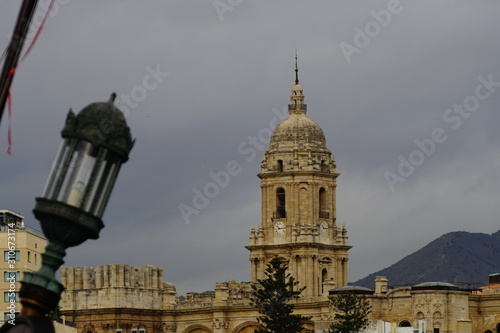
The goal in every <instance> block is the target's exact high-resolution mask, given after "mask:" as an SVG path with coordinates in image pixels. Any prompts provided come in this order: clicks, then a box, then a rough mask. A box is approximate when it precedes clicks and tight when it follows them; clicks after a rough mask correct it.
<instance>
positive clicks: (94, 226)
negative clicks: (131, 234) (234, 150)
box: [20, 93, 135, 316]
mask: <svg viewBox="0 0 500 333" xmlns="http://www.w3.org/2000/svg"><path fill="white" fill-rule="evenodd" d="M115 97H116V94H114V93H113V94H112V95H111V97H110V99H109V101H108V102H96V103H92V104H90V105H88V106H86V107H85V108H83V109H82V110H81V111H80V112H79V113H78V114H77V115H75V114H74V113H73V112H72V111H71V110H70V111H69V112H68V115H67V118H66V124H65V126H64V129H63V130H62V132H61V136H62V138H63V142H62V144H61V147H60V149H59V152H58V153H57V156H56V159H55V160H54V164H53V166H52V171H51V172H50V175H49V177H48V179H47V183H46V185H45V189H44V190H43V193H42V196H41V197H39V198H36V205H35V208H34V209H33V212H34V214H35V217H36V218H37V219H38V220H39V221H40V224H41V226H42V230H43V232H44V234H45V236H46V237H47V239H48V244H47V247H46V249H45V253H44V254H42V267H41V268H40V270H39V271H37V272H34V273H30V272H28V273H25V275H24V278H23V281H22V282H21V284H22V287H21V290H20V297H21V303H22V304H23V309H22V312H21V316H40V315H45V314H46V313H48V312H50V311H52V310H53V309H55V308H56V307H57V304H58V303H59V300H60V296H61V292H62V291H63V290H64V287H63V286H62V285H61V284H60V283H59V282H58V281H57V280H56V278H55V273H56V271H57V270H58V269H59V267H60V266H61V265H62V264H63V263H64V261H63V258H64V256H65V255H66V251H65V250H66V249H67V248H68V247H71V246H76V245H79V244H81V243H82V242H84V241H86V240H87V239H89V238H91V239H97V238H98V237H99V232H100V230H101V229H102V228H103V227H104V224H103V222H102V220H101V217H102V215H103V213H104V209H105V208H106V205H107V202H108V199H109V197H110V195H111V191H112V189H113V185H114V183H115V180H116V177H117V176H118V172H119V170H120V166H121V164H122V163H125V162H126V161H127V160H128V155H129V152H130V150H131V149H132V147H133V145H134V141H135V140H133V139H132V137H131V134H130V128H129V127H128V126H127V122H126V121H125V117H124V116H123V113H122V112H121V111H120V110H119V109H118V108H116V107H115V105H114V104H113V102H114V99H115Z"/></svg>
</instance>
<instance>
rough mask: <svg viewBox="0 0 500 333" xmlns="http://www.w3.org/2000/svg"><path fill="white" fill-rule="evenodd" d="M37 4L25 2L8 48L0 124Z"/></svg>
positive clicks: (0, 93) (1, 82)
mask: <svg viewBox="0 0 500 333" xmlns="http://www.w3.org/2000/svg"><path fill="white" fill-rule="evenodd" d="M37 3H38V0H24V1H23V3H22V5H21V8H20V10H19V15H18V17H17V22H16V25H15V27H14V31H13V34H12V37H11V41H10V44H9V47H8V48H7V53H6V55H5V62H4V64H3V68H2V72H1V73H0V123H1V122H2V114H3V109H4V108H5V102H6V101H7V95H8V93H9V88H10V86H11V84H12V80H13V79H14V73H11V70H12V69H13V68H15V67H16V66H17V61H18V60H19V55H20V54H21V50H22V48H23V44H24V41H25V39H26V35H27V34H28V29H29V26H30V23H31V18H32V17H33V13H34V12H35V8H36V5H37Z"/></svg>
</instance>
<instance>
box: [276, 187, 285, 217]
mask: <svg viewBox="0 0 500 333" xmlns="http://www.w3.org/2000/svg"><path fill="white" fill-rule="evenodd" d="M276 218H286V197H285V190H284V189H283V188H281V187H280V188H279V189H278V190H277V191H276Z"/></svg>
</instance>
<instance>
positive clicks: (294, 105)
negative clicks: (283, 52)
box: [288, 50, 307, 114]
mask: <svg viewBox="0 0 500 333" xmlns="http://www.w3.org/2000/svg"><path fill="white" fill-rule="evenodd" d="M288 112H289V113H290V114H292V113H296V114H305V113H306V112H307V105H306V104H305V103H304V93H303V91H302V86H301V85H300V84H299V66H298V65H297V50H295V85H294V86H293V87H292V94H291V95H290V104H288Z"/></svg>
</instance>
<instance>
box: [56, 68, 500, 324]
mask: <svg viewBox="0 0 500 333" xmlns="http://www.w3.org/2000/svg"><path fill="white" fill-rule="evenodd" d="M289 111H290V116H289V117H288V118H287V119H285V120H284V121H282V122H281V123H280V124H279V125H278V126H277V127H276V129H275V130H274V132H273V134H272V137H271V142H270V145H269V149H268V150H267V151H266V153H265V155H264V157H263V159H262V165H261V172H260V174H259V178H260V179H261V188H262V219H261V222H260V225H259V226H258V228H256V229H255V228H252V229H251V232H250V243H249V245H248V246H247V249H248V250H249V251H250V262H251V272H252V273H251V274H252V276H251V282H241V283H238V282H236V281H232V280H230V281H228V282H218V283H217V284H216V286H215V290H214V292H213V293H187V295H186V297H185V299H184V300H180V299H179V297H178V296H177V293H176V291H175V287H174V286H173V285H172V284H171V283H167V282H163V269H162V268H159V267H152V266H146V267H133V266H129V265H105V266H99V267H68V268H62V272H61V280H62V283H63V284H64V285H65V286H66V290H65V292H64V293H63V297H62V300H61V307H62V310H63V312H64V313H65V314H66V315H67V316H70V317H71V316H72V317H73V320H74V322H75V323H76V324H77V329H78V332H81V333H94V332H95V333H97V332H99V333H100V332H106V333H108V332H110V333H146V332H148V333H152V332H155V333H156V332H157V333H166V332H168V333H250V332H253V331H254V330H255V329H256V328H258V322H257V319H256V318H257V317H258V316H259V313H258V312H257V311H256V310H255V309H254V308H253V307H252V306H251V305H250V300H249V297H250V295H251V290H252V287H251V286H252V284H253V283H255V282H256V281H257V279H261V278H264V269H265V267H266V264H267V263H268V262H269V260H270V259H271V258H272V257H273V256H275V255H277V256H280V257H282V258H284V259H285V260H286V261H287V262H288V265H289V271H290V273H291V274H292V275H293V276H294V277H295V278H296V279H297V280H298V281H299V282H300V287H302V286H305V287H307V288H306V289H305V291H304V293H303V297H302V298H300V299H298V300H297V301H295V313H299V314H302V315H305V316H311V317H312V319H311V320H310V321H309V322H307V323H304V325H305V326H306V327H307V328H310V329H314V330H316V331H317V332H321V331H322V330H324V329H327V328H328V326H329V324H330V323H331V322H332V320H333V318H334V312H333V309H332V308H331V306H330V303H329V300H328V295H329V291H331V290H333V289H336V288H339V287H340V288H342V287H344V286H346V285H347V281H348V277H347V262H348V250H349V249H350V248H351V247H350V246H349V245H348V237H347V231H346V228H345V227H344V226H342V227H340V226H339V225H338V223H337V220H336V187H337V177H338V176H339V174H338V173H337V172H336V166H335V160H334V158H333V155H332V154H331V152H330V150H329V149H328V148H327V146H326V140H325V136H324V134H323V131H322V130H321V128H320V126H319V125H318V124H316V123H315V122H314V121H312V120H311V119H309V118H308V117H307V116H306V111H307V107H306V104H305V103H304V94H303V90H302V87H301V86H300V85H299V82H298V75H297V77H296V82H295V85H294V86H293V88H292V93H291V96H290V105H289ZM344 288H345V287H344ZM497 290H498V289H495V284H492V285H491V286H490V288H485V289H483V290H482V291H481V292H476V293H471V292H465V291H460V290H458V288H456V287H455V286H451V285H446V284H430V285H425V284H424V285H420V286H414V287H403V288H397V289H390V288H389V286H388V281H387V279H386V278H384V277H377V279H376V281H375V290H374V291H373V292H371V295H369V296H368V297H369V300H370V302H371V305H372V313H371V315H370V319H371V320H372V321H371V325H370V330H369V332H385V333H386V332H388V331H390V332H392V333H397V332H403V331H408V330H411V326H413V327H419V326H421V327H424V326H425V332H431V333H437V332H453V333H483V332H486V333H500V293H499V292H497Z"/></svg>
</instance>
